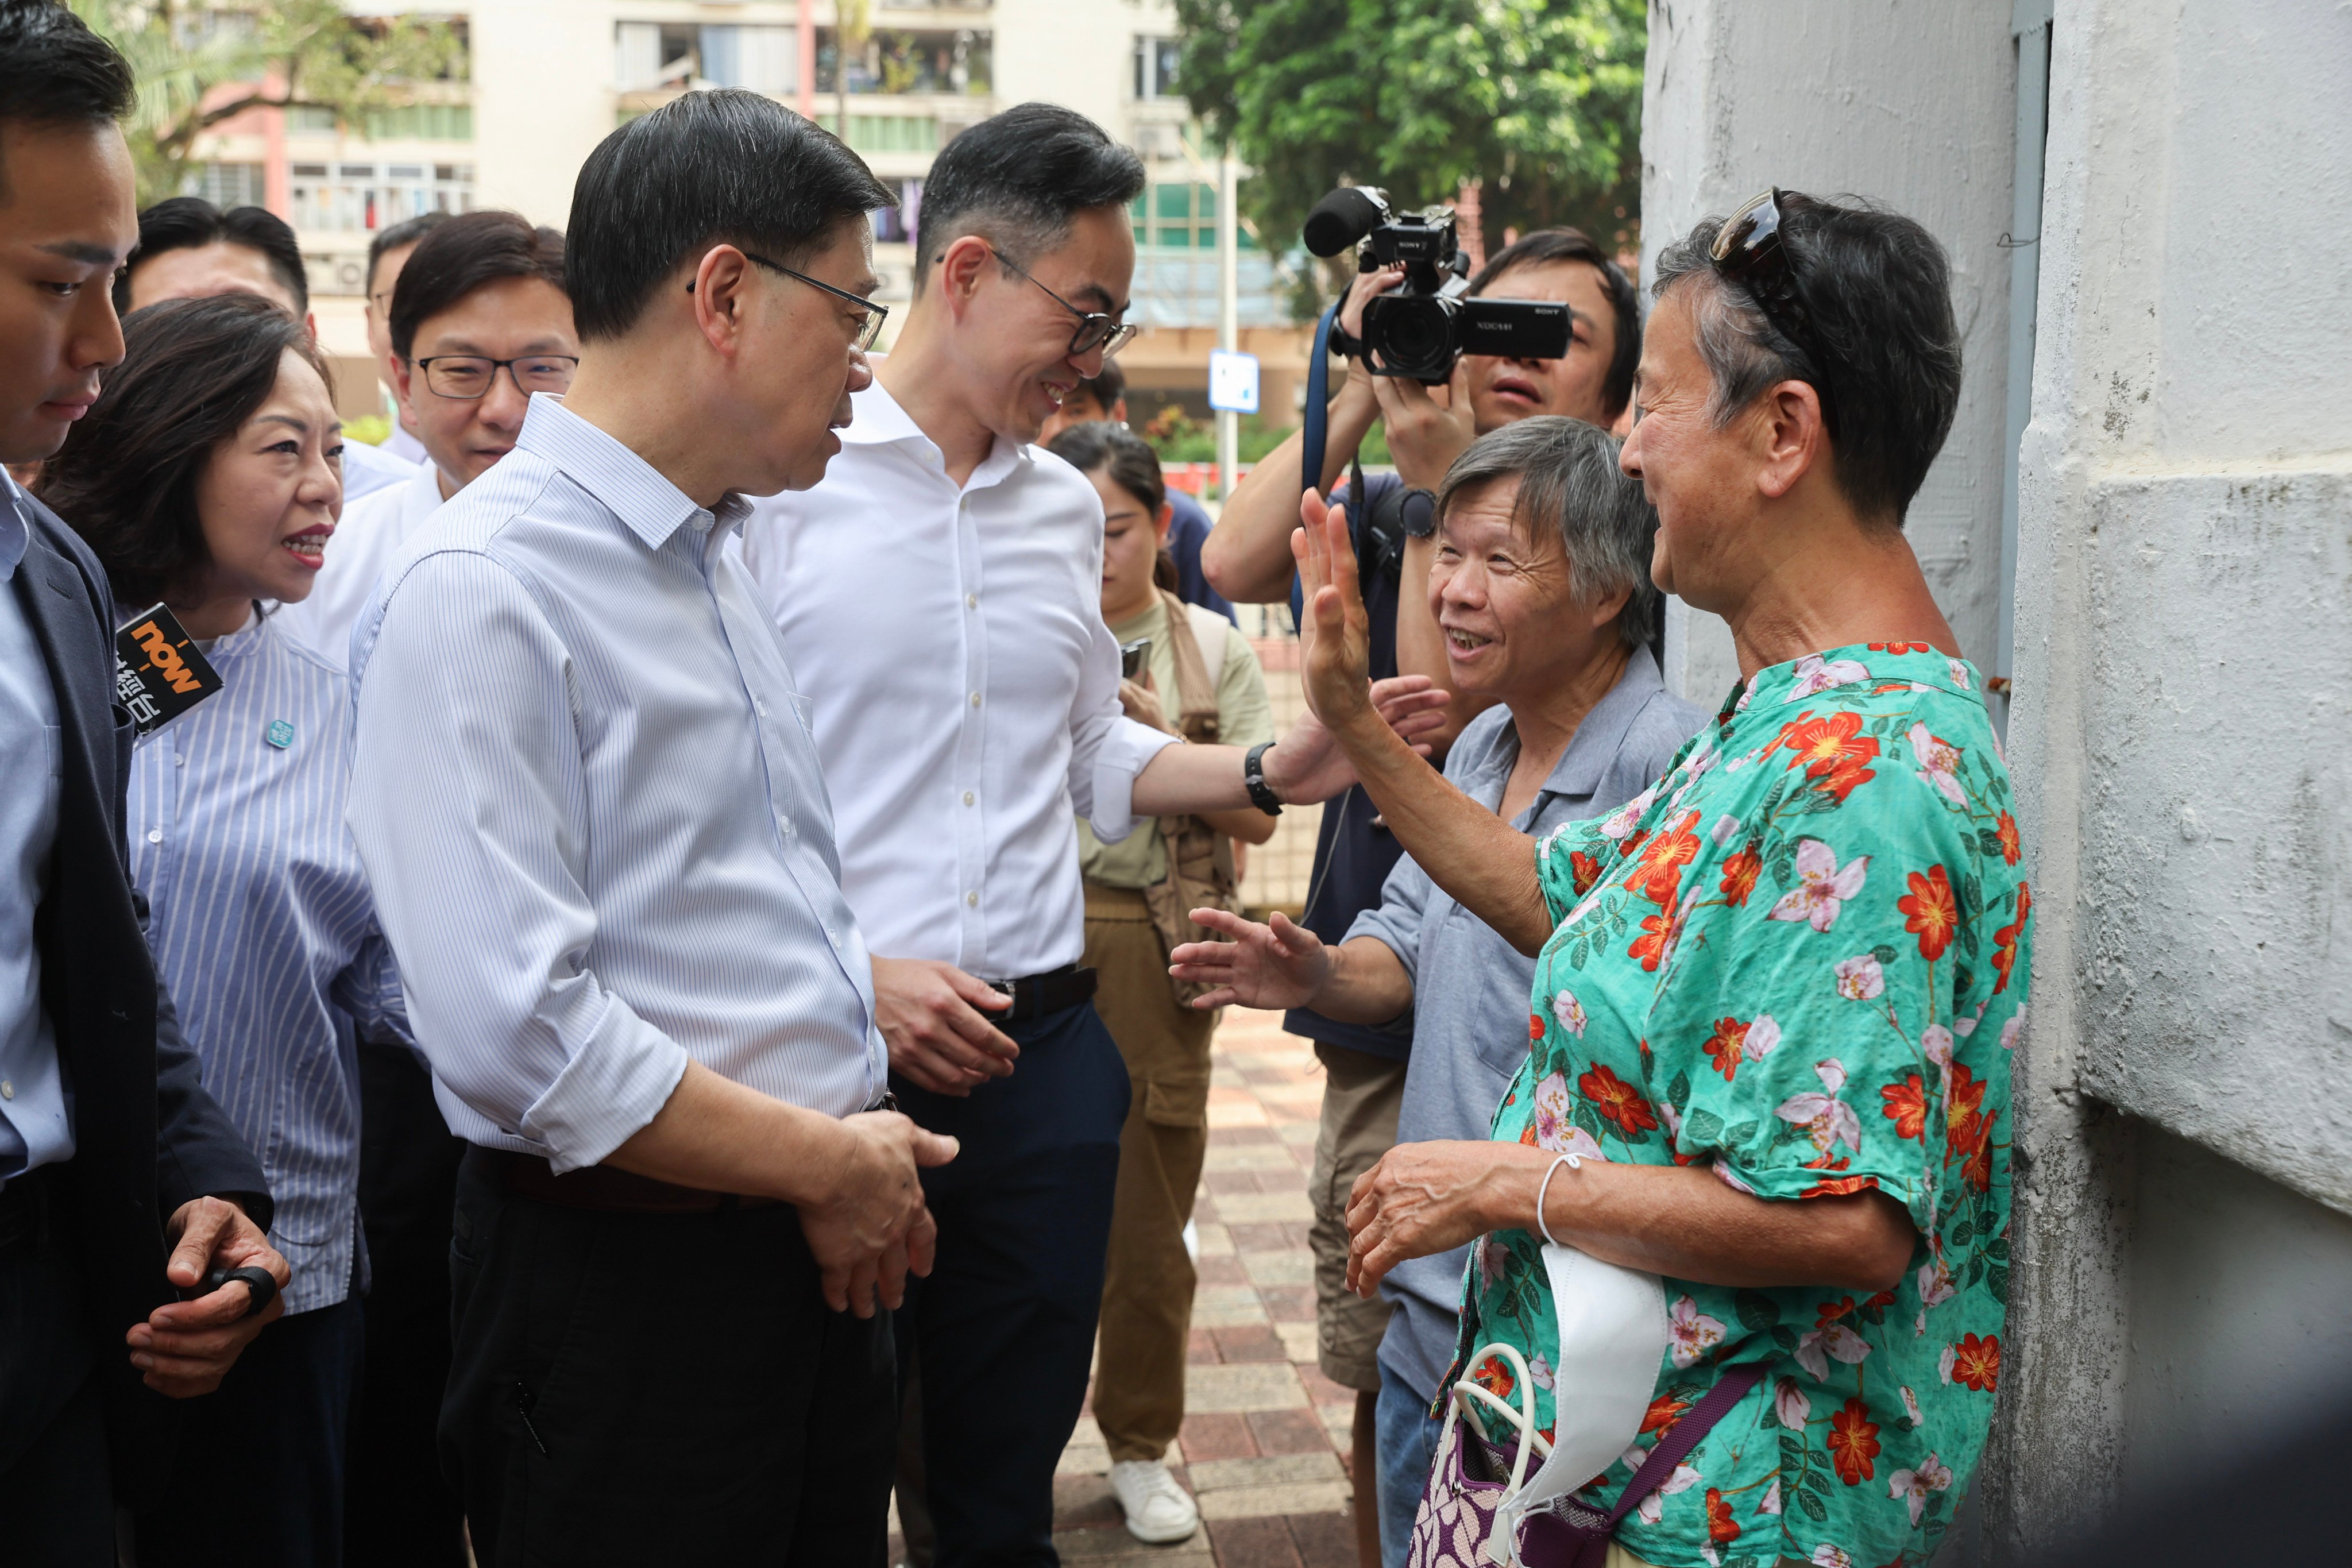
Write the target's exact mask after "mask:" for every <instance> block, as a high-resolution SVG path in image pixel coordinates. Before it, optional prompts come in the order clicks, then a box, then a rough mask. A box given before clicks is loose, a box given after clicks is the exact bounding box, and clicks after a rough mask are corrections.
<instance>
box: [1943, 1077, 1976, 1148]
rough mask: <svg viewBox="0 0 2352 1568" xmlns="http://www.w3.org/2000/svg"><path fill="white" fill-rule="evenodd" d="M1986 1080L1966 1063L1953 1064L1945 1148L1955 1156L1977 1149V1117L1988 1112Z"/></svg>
mask: <svg viewBox="0 0 2352 1568" xmlns="http://www.w3.org/2000/svg"><path fill="white" fill-rule="evenodd" d="M1985 1088H1986V1085H1985V1081H1984V1079H1980V1078H1979V1077H1977V1076H1976V1074H1974V1073H1972V1072H1970V1071H1969V1064H1968V1063H1966V1062H1954V1063H1953V1064H1952V1078H1951V1089H1950V1092H1949V1093H1948V1095H1947V1096H1946V1097H1945V1103H1944V1146H1945V1147H1946V1148H1947V1149H1948V1150H1950V1151H1951V1152H1953V1153H1955V1154H1966V1153H1968V1152H1970V1151H1971V1150H1973V1149H1974V1148H1975V1147H1976V1138H1977V1116H1978V1113H1979V1111H1981V1110H1983V1109H1984V1098H1985Z"/></svg>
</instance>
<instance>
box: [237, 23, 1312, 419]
mask: <svg viewBox="0 0 2352 1568" xmlns="http://www.w3.org/2000/svg"><path fill="white" fill-rule="evenodd" d="M349 8H350V9H351V10H352V12H353V14H354V15H356V16H391V15H394V14H397V13H399V12H400V11H402V10H404V9H406V8H404V7H402V6H398V5H378V4H373V3H360V0H354V3H352V5H350V7H349ZM845 8H846V9H847V10H848V11H849V12H850V16H849V22H850V26H851V37H852V44H851V47H849V48H848V49H847V50H846V51H845V50H843V48H842V47H841V46H840V38H841V22H842V17H841V16H840V12H841V11H842V10H843V9H845ZM415 9H416V10H417V11H419V12H420V13H422V14H426V15H435V16H442V17H445V18H446V19H447V20H449V21H450V22H451V23H452V25H453V26H455V27H456V28H457V30H458V32H459V33H460V35H461V37H463V38H464V39H465V41H466V44H467V52H468V57H469V58H468V62H467V71H466V73H465V75H466V78H467V79H465V80H462V81H455V82H450V83H432V84H420V85H418V86H416V87H415V88H414V89H410V91H409V93H408V94H407V96H408V97H409V98H410V99H411V101H410V102H408V103H405V104H404V105H403V106H402V107H400V108H397V109H394V110H389V111H387V112H384V113H382V114H378V115H375V116H373V117H371V121H370V122H369V123H367V124H364V125H358V126H339V125H337V124H335V123H334V121H333V119H332V117H331V116H330V115H325V114H321V113H320V112H318V111H313V110H289V111H286V112H284V113H282V114H279V113H270V114H266V115H257V116H249V117H247V121H241V122H240V127H241V133H240V134H237V135H235V136H225V137H221V138H218V139H216V143H215V144H213V145H209V146H208V147H207V148H206V149H205V156H206V158H207V160H208V161H207V163H206V165H205V173H204V174H203V176H202V179H201V183H200V184H199V186H198V189H199V190H200V191H201V193H202V194H205V195H211V196H213V197H214V198H215V199H216V200H220V201H224V202H242V201H253V202H259V203H262V204H264V205H269V206H271V207H273V208H275V209H277V210H278V211H279V212H281V213H283V214H284V215H285V216H287V217H288V218H289V221H291V222H292V223H293V224H294V226H295V228H296V231H297V232H298V233H299V236H300V237H301V241H302V247H303V250H304V253H305V255H306V256H308V257H310V259H311V284H312V288H313V289H314V290H315V291H316V292H317V293H318V295H319V296H320V333H321V336H322V338H324V339H325V340H326V341H327V342H328V344H329V347H330V348H331V351H332V352H334V353H337V354H338V355H339V356H343V357H349V356H352V355H363V353H364V344H363V341H362V331H361V326H360V314H361V308H362V300H361V299H360V295H361V294H362V291H363V289H364V274H365V258H366V254H367V247H368V242H369V240H370V239H371V238H372V237H373V235H374V234H375V232H376V231H377V230H379V229H380V228H382V227H383V226H386V225H389V224H392V223H395V222H398V221H399V220H400V219H402V218H404V217H406V216H411V215H412V214H414V213H417V212H422V211H425V210H427V209H429V208H434V207H439V208H443V209H446V210H448V211H460V212H461V211H466V210H468V209H470V208H473V207H477V206H505V207H512V208H514V209H516V210H518V211H520V212H521V213H523V214H525V215H526V216H530V217H531V218H532V219H534V220H536V221H538V222H541V223H548V224H553V225H556V226H562V224H563V222H564V221H565V218H566V216H567V214H568V212H569V209H570V206H571V200H572V183H573V180H574V178H575V176H576V175H577V174H578V171H579V167H580V164H581V163H582V161H583V159H585V158H586V156H587V155H588V153H589V152H590V150H591V149H593V147H594V146H595V145H596V143H597V142H600V141H602V140H603V139H604V137H605V136H606V135H608V134H609V133H610V132H612V130H613V129H614V126H615V125H618V124H620V123H623V122H624V121H627V120H628V119H630V118H631V117H633V116H635V115H638V114H642V113H645V112H646V111H647V110H651V109H654V108H656V107H658V106H659V105H660V104H662V103H664V102H667V100H670V99H671V98H674V97H676V96H677V94H679V93H681V92H684V91H688V90H690V89H694V88H698V87H741V88H749V89H752V90H754V91H759V92H764V93H767V94H770V95H771V96H772V97H775V98H777V99H779V100H782V101H783V102H785V103H788V104H791V105H792V106H793V107H794V108H795V109H797V110H799V111H800V112H802V113H803V114H806V115H809V116H810V117H811V118H813V119H815V120H817V121H820V122H821V123H823V124H824V125H826V126H827V127H828V128H829V129H832V130H835V132H839V133H842V134H844V135H845V138H846V140H847V141H848V142H849V143H850V145H851V146H852V147H854V148H856V150H857V151H858V152H859V153H861V154H862V155H863V156H864V157H865V158H866V161H867V162H868V163H870V164H871V165H872V166H873V168H874V171H875V173H876V174H877V175H879V176H880V177H881V178H882V179H883V181H884V182H885V183H886V184H888V185H890V187H891V188H892V189H893V190H895V191H897V192H898V195H899V202H898V205H897V206H896V207H894V208H888V209H885V210H883V211H881V212H878V213H877V214H876V215H875V232H876V238H877V242H878V243H877V247H876V263H877V269H878V270H879V271H880V272H881V274H882V276H883V280H884V281H883V298H884V299H885V300H892V301H903V300H906V299H907V298H908V295H909V292H910V290H911V286H912V269H913V265H914V255H913V247H912V246H911V245H910V244H908V239H909V237H910V235H911V232H912V226H913V223H914V220H915V217H916V215H917V214H918V213H919V211H920V208H921V201H922V182H923V179H924V176H925V175H926V174H927V173H928V172H929V168H930V163H931V160H932V158H933V157H934V156H936V155H937V153H938V152H939V149H940V147H942V146H944V145H945V144H946V143H947V142H949V141H950V140H951V139H952V138H953V137H954V136H955V135H956V134H957V133H958V132H961V131H962V130H963V129H964V128H965V127H966V126H969V125H971V123H973V122H974V121H979V120H982V119H984V118H986V117H987V116H988V115H990V114H992V113H994V112H995V111H996V110H999V109H1001V108H1003V107H1006V106H1008V105H1011V104H1014V103H1019V102H1023V101H1024V100H1031V99H1044V100H1051V101H1054V102H1058V103H1064V104H1067V105H1068V106H1070V107H1071V108H1073V109H1076V110H1079V111H1080V112H1082V113H1084V114H1086V115H1087V116H1088V117H1090V118H1091V119H1093V120H1095V121H1097V123H1099V124H1101V125H1103V126H1104V127H1105V128H1106V129H1108V130H1109V131H1110V132H1111V133H1112V134H1114V135H1116V136H1118V137H1119V138H1120V139H1122V140H1123V141H1125V142H1128V143H1129V145H1130V146H1133V147H1134V148H1135V149H1136V150H1137V151H1138V152H1139V153H1141V154H1142V155H1143V156H1144V158H1145V160H1146V162H1147V163H1148V165H1149V166H1150V171H1151V184H1150V186H1149V188H1148V189H1147V190H1146V191H1145V193H1144V195H1142V196H1141V197H1140V198H1139V199H1138V201H1137V203H1136V205H1135V210H1134V216H1135V222H1136V237H1137V240H1138V242H1139V247H1140V253H1139V266H1138V275H1137V310H1136V313H1137V316H1138V318H1139V320H1140V321H1143V322H1144V323H1145V324H1146V325H1147V326H1148V327H1150V328H1151V329H1153V330H1152V331H1150V332H1148V333H1147V334H1146V335H1145V337H1144V338H1143V339H1141V340H1139V342H1137V343H1136V344H1135V345H1134V346H1133V347H1132V348H1130V349H1129V351H1128V358H1127V361H1126V363H1127V367H1128V370H1129V375H1130V378H1131V379H1132V381H1133V382H1134V383H1135V384H1136V385H1137V387H1138V390H1139V402H1143V403H1146V404H1149V403H1150V402H1153V401H1156V400H1157V399H1158V398H1169V397H1173V398H1180V399H1181V400H1182V401H1184V402H1186V403H1187V404H1190V405H1201V404H1202V400H1203V397H1204V390H1205V386H1206V369H1207V361H1208V352H1209V349H1210V348H1211V347H1212V346H1213V342H1214V336H1215V331H1214V329H1215V325H1216V310H1217V278H1216V263H1215V257H1216V251H1215V233H1216V227H1215V226H1216V199H1217V187H1216V184H1215V181H1216V172H1215V166H1214V164H1213V162H1212V161H1210V159H1209V158H1208V157H1207V156H1205V155H1204V154H1203V153H1202V151H1201V150H1200V149H1199V148H1198V146H1197V145H1196V144H1195V142H1194V141H1193V139H1192V136H1191V135H1190V131H1189V119H1190V116H1189V111H1188V110H1187V108H1186V105H1185V103H1184V100H1182V98H1181V97H1180V96H1178V95H1177V93H1176V92H1175V90H1174V88H1173V80H1174V76H1175V71H1176V66H1177V61H1178V56H1179V51H1178V45H1177V42H1176V37H1175V34H1176V27H1175V19H1174V14H1173V7H1172V6H1171V5H1170V4H1169V0H865V4H864V5H862V6H860V5H849V6H847V7H844V6H842V5H837V4H836V3H835V0H732V3H723V0H721V3H701V4H697V3H693V0H473V3H472V4H471V5H446V4H442V5H431V4H428V5H423V6H418V7H415ZM844 89H846V91H844ZM845 106H846V109H847V115H846V120H847V123H846V126H845V127H844V126H843V124H842V123H841V121H842V120H843V114H842V110H843V108H844V107H845ZM1242 245H1243V263H1242V273H1243V276H1242V317H1241V319H1242V321H1243V323H1244V343H1243V346H1244V347H1245V348H1250V349H1253V350H1255V351H1256V352H1257V353H1260V355H1261V357H1262V358H1263V359H1264V360H1265V361H1266V363H1267V370H1268V373H1269V374H1268V385H1267V386H1266V388H1265V392H1266V396H1265V405H1266V406H1267V407H1268V408H1270V409H1279V408H1287V407H1289V406H1290V405H1291V402H1292V401H1293V399H1294V398H1295V395H1296V392H1295V389H1296V387H1297V384H1298V383H1299V378H1300V376H1301V374H1303V370H1304V363H1305V357H1304V345H1303V334H1302V333H1300V332H1299V331H1297V329H1294V328H1292V327H1291V326H1290V325H1289V324H1288V320H1287V313H1286V310H1285V307H1284V303H1283V286H1282V280H1281V279H1280V278H1279V277H1278V275H1277V268H1276V261H1275V259H1274V258H1273V257H1272V256H1270V255H1269V254H1268V252H1267V251H1266V250H1265V249H1263V248H1261V247H1259V245H1258V243H1257V238H1256V237H1255V235H1252V234H1249V233H1247V232H1244V235H1243V236H1242ZM1280 248H1283V247H1281V246H1277V247H1276V249H1280ZM345 379H346V380H352V379H353V378H352V377H348V376H347V377H346V378H345ZM363 384H364V378H362V385H363ZM346 402H347V407H348V406H349V405H350V400H349V399H348V398H347V399H346ZM1195 411H1196V412H1199V411H1201V409H1200V408H1199V407H1198V406H1196V407H1195Z"/></svg>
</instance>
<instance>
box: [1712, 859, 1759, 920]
mask: <svg viewBox="0 0 2352 1568" xmlns="http://www.w3.org/2000/svg"><path fill="white" fill-rule="evenodd" d="M1763 870H1764V857H1762V856H1761V855H1759V854H1758V853H1757V852H1756V851H1755V849H1754V848H1752V847H1750V848H1746V849H1741V850H1739V851H1738V853H1736V854H1733V855H1730V856H1727V857H1726V858H1725V859H1724V862H1723V882H1722V890H1723V901H1724V902H1726V903H1727V904H1730V905H1731V906H1732V907H1734V908H1735V909H1736V908H1738V906H1739V905H1741V904H1744V903H1746V902H1747V901H1748V894H1750V893H1752V892H1754V891H1755V890H1756V879H1757V878H1758V877H1759V875H1761V874H1762V872H1763Z"/></svg>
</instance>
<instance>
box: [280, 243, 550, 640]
mask: <svg viewBox="0 0 2352 1568" xmlns="http://www.w3.org/2000/svg"><path fill="white" fill-rule="evenodd" d="M399 277H400V279H401V281H400V283H399V284H397V285H396V286H395V288H394V294H393V300H392V309H391V310H390V312H389V315H388V317H387V322H386V327H385V332H386V344H387V352H388V353H389V354H390V356H391V365H392V373H393V374H394V377H395V378H396V384H397V385H398V387H399V390H400V398H401V403H402V405H403V406H404V407H405V408H407V409H408V410H409V411H411V412H412V413H413V414H414V415H415V425H416V433H417V437H418V439H419V440H420V441H421V442H422V443H423V445H424V448H425V462H424V463H423V464H421V465H420V466H419V467H418V468H417V470H416V473H415V478H413V479H409V480H407V481H406V482H405V483H403V484H399V485H394V486H391V487H389V488H387V489H381V490H376V491H373V492H371V493H370V494H368V495H366V496H363V497H362V498H361V499H360V500H356V501H352V502H349V503H347V504H346V505H345V506H344V508H343V516H342V521H341V522H340V523H338V524H337V525H336V528H335V536H334V538H332V539H331V540H330V541H328V542H327V556H326V563H325V564H323V565H322V566H320V568H319V575H318V579H317V582H316V584H315V585H314V586H313V587H312V588H311V590H310V597H309V598H307V599H304V600H302V601H301V602H300V603H299V604H294V605H281V606H280V607H279V608H278V611H277V612H276V613H277V615H278V617H279V619H280V624H281V625H282V626H284V627H285V628H286V629H287V630H289V631H290V632H292V633H293V634H294V635H295V636H296V637H300V638H301V639H302V640H303V641H304V642H305V643H307V644H309V645H310V647H313V648H315V649H317V650H318V651H319V652H320V654H321V655H323V656H324V657H326V658H331V659H332V660H334V661H335V662H336V663H337V664H341V663H343V662H344V661H345V659H347V658H349V657H350V654H351V641H352V623H353V622H354V621H356V620H358V619H359V614H360V607H361V606H362V605H365V604H366V603H367V601H368V595H370V594H372V593H373V592H374V591H375V583H376V578H377V577H378V576H380V575H381V574H383V569H384V567H385V566H386V565H387V564H388V563H390V562H391V561H392V560H393V558H394V557H395V556H396V555H398V554H399V553H400V552H401V549H402V547H403V546H404V545H405V544H406V543H407V542H408V541H409V539H410V537H411V536H412V535H414V534H415V531H416V530H417V529H418V528H419V527H420V526H422V525H423V523H424V521H425V519H426V518H428V517H431V516H432V515H433V514H434V513H435V512H436V511H438V510H440V508H441V503H442V502H443V501H445V500H448V499H449V498H450V497H451V496H453V495H456V494H457V492H458V491H459V490H461V489H465V488H466V486H467V485H469V484H471V483H473V482H474V481H475V480H476V479H480V478H481V477H482V476H483V475H484V474H486V473H488V471H489V468H490V465H491V464H493V463H495V462H497V461H498V460H499V458H503V457H505V456H506V455H507V454H508V453H509V452H510V451H512V450H513V449H514V444H515V437H516V435H517V434H518V433H520V431H521V429H522V419H523V413H524V411H525V410H526V409H527V408H529V407H530V395H531V394H532V393H534V392H552V393H557V394H561V393H562V392H563V391H565V390H566V389H567V388H569V387H570V386H571V384H572V371H573V370H574V369H575V368H576V367H577V366H578V365H579V363H580V340H579V336H578V334H577V333H576V332H575V331H573V329H572V300H571V297H570V296H569V295H567V294H566V293H565V292H564V286H563V236H562V235H561V234H559V233H557V232H556V231H555V230H554V229H551V228H534V227H533V226H531V223H530V220H529V219H528V218H526V217H524V216H522V215H521V214H520V213H511V212H503V211H499V210H496V209H485V210H483V211H479V212H470V213H467V214H466V215H465V216H463V217H454V218H450V219H448V220H447V221H446V222H444V223H442V224H439V225H436V226H435V227H434V228H433V229H432V230H431V231H430V232H428V234H427V235H426V237H425V238H424V239H422V240H420V241H418V242H417V244H416V247H415V250H414V252H413V253H412V254H411V255H409V256H408V258H406V261H405V264H404V266H403V267H402V268H401V269H400V273H399ZM345 449H346V450H349V446H348V444H347V445H346V447H345Z"/></svg>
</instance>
